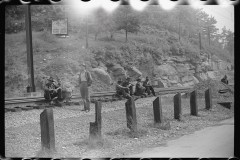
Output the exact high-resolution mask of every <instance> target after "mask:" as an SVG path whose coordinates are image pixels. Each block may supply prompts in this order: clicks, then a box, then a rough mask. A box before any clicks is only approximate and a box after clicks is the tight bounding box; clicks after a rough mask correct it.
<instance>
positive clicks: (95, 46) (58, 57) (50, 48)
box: [5, 26, 233, 97]
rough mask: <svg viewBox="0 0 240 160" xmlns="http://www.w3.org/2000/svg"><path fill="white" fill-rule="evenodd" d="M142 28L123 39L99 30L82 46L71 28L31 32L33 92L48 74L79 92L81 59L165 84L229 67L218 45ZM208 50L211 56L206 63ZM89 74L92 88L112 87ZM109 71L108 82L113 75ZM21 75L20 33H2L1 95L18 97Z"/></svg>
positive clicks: (186, 82) (201, 77)
mask: <svg viewBox="0 0 240 160" xmlns="http://www.w3.org/2000/svg"><path fill="white" fill-rule="evenodd" d="M143 27H144V26H142V27H141V29H140V32H138V33H137V34H129V35H128V41H127V42H126V41H125V37H124V33H122V32H119V33H117V34H115V35H114V37H113V39H110V38H108V37H106V36H105V35H103V34H102V35H99V38H98V40H96V41H95V40H94V38H95V37H94V35H89V48H88V49H86V48H85V43H86V42H85V39H84V38H82V37H79V36H78V34H76V33H70V34H69V37H67V38H60V37H56V36H54V35H51V34H50V32H47V31H45V32H33V53H34V74H35V86H36V91H39V92H40V91H42V86H43V81H44V80H43V77H46V76H53V77H60V78H61V79H62V81H64V82H65V81H68V82H70V83H71V84H72V85H73V88H74V93H79V89H78V88H79V85H78V81H77V80H78V73H79V63H80V62H85V63H86V64H87V67H88V69H89V70H92V68H96V67H99V66H100V65H101V66H102V67H105V68H108V69H109V67H108V66H109V65H113V64H119V65H120V66H122V67H123V68H124V70H125V71H126V73H127V74H128V73H129V70H128V68H129V67H135V68H137V69H138V70H139V71H140V72H141V73H142V76H143V77H145V76H149V77H150V78H151V79H158V80H159V81H161V82H162V83H163V84H164V85H165V87H170V86H187V85H194V84H195V83H197V82H198V81H199V80H200V81H201V80H204V79H207V78H209V77H211V76H209V75H208V74H207V72H209V71H212V73H211V74H212V75H214V74H215V75H217V73H215V72H214V71H213V70H215V71H217V70H230V69H231V68H233V57H229V56H226V55H221V54H218V53H219V52H218V50H219V49H217V48H215V47H212V46H210V47H209V46H207V45H204V48H203V50H202V51H201V52H200V51H199V49H198V46H197V45H196V44H195V42H192V41H191V39H186V38H182V39H181V41H180V42H179V41H178V35H177V34H175V33H172V32H168V31H167V30H166V31H163V32H157V31H154V29H153V28H151V27H150V28H147V26H145V28H143ZM209 54H213V55H214V57H215V59H213V58H212V63H211V65H209V62H210V60H209V57H208V55H209ZM219 59H221V60H222V61H220V60H219ZM227 61H228V62H227ZM229 62H230V63H229ZM219 64H220V65H219ZM170 70H172V71H173V72H169V71H170ZM209 73H210V72H209ZM92 74H93V79H94V82H93V85H92V87H91V90H92V91H94V92H97V91H109V90H114V86H113V85H109V84H106V83H104V82H102V81H101V80H100V79H99V77H98V76H97V75H96V74H95V73H94V72H92ZM113 75H114V74H111V77H112V79H113V82H114V81H116V77H115V76H113ZM206 76H208V77H206ZM218 76H221V75H220V74H219V75H218ZM215 77H216V76H215ZM27 78H28V76H27V54H26V38H25V32H20V33H17V34H6V35H5V97H15V96H23V93H24V92H26V86H27V84H28V82H27ZM132 78H133V77H132ZM134 78H135V77H134ZM213 78H214V77H213ZM133 80H135V79H133Z"/></svg>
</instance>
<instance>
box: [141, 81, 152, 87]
mask: <svg viewBox="0 0 240 160" xmlns="http://www.w3.org/2000/svg"><path fill="white" fill-rule="evenodd" d="M146 86H151V83H150V81H146V80H145V81H144V82H143V87H146Z"/></svg>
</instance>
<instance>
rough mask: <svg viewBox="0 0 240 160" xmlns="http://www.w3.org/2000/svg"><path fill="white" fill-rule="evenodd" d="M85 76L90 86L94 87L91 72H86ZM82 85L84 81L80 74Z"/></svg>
mask: <svg viewBox="0 0 240 160" xmlns="http://www.w3.org/2000/svg"><path fill="white" fill-rule="evenodd" d="M85 76H86V79H87V84H88V86H91V85H92V76H91V74H90V72H88V71H85ZM81 83H82V81H81V73H80V74H79V84H81Z"/></svg>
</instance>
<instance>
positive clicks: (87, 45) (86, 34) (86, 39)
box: [86, 13, 88, 48]
mask: <svg viewBox="0 0 240 160" xmlns="http://www.w3.org/2000/svg"><path fill="white" fill-rule="evenodd" d="M86 21H87V22H86V23H87V32H86V48H88V13H87V18H86Z"/></svg>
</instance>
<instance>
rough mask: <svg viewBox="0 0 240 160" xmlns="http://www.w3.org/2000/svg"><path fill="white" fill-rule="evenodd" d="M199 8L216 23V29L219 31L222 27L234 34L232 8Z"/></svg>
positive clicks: (210, 6) (204, 6)
mask: <svg viewBox="0 0 240 160" xmlns="http://www.w3.org/2000/svg"><path fill="white" fill-rule="evenodd" d="M200 8H202V9H203V11H204V12H206V13H207V14H209V15H210V16H213V17H214V18H215V19H216V21H217V24H216V27H217V28H219V30H220V31H221V30H222V28H223V27H224V26H226V28H227V30H228V29H229V30H231V31H232V32H234V6H233V5H229V6H227V7H221V6H220V5H202V6H200Z"/></svg>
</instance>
